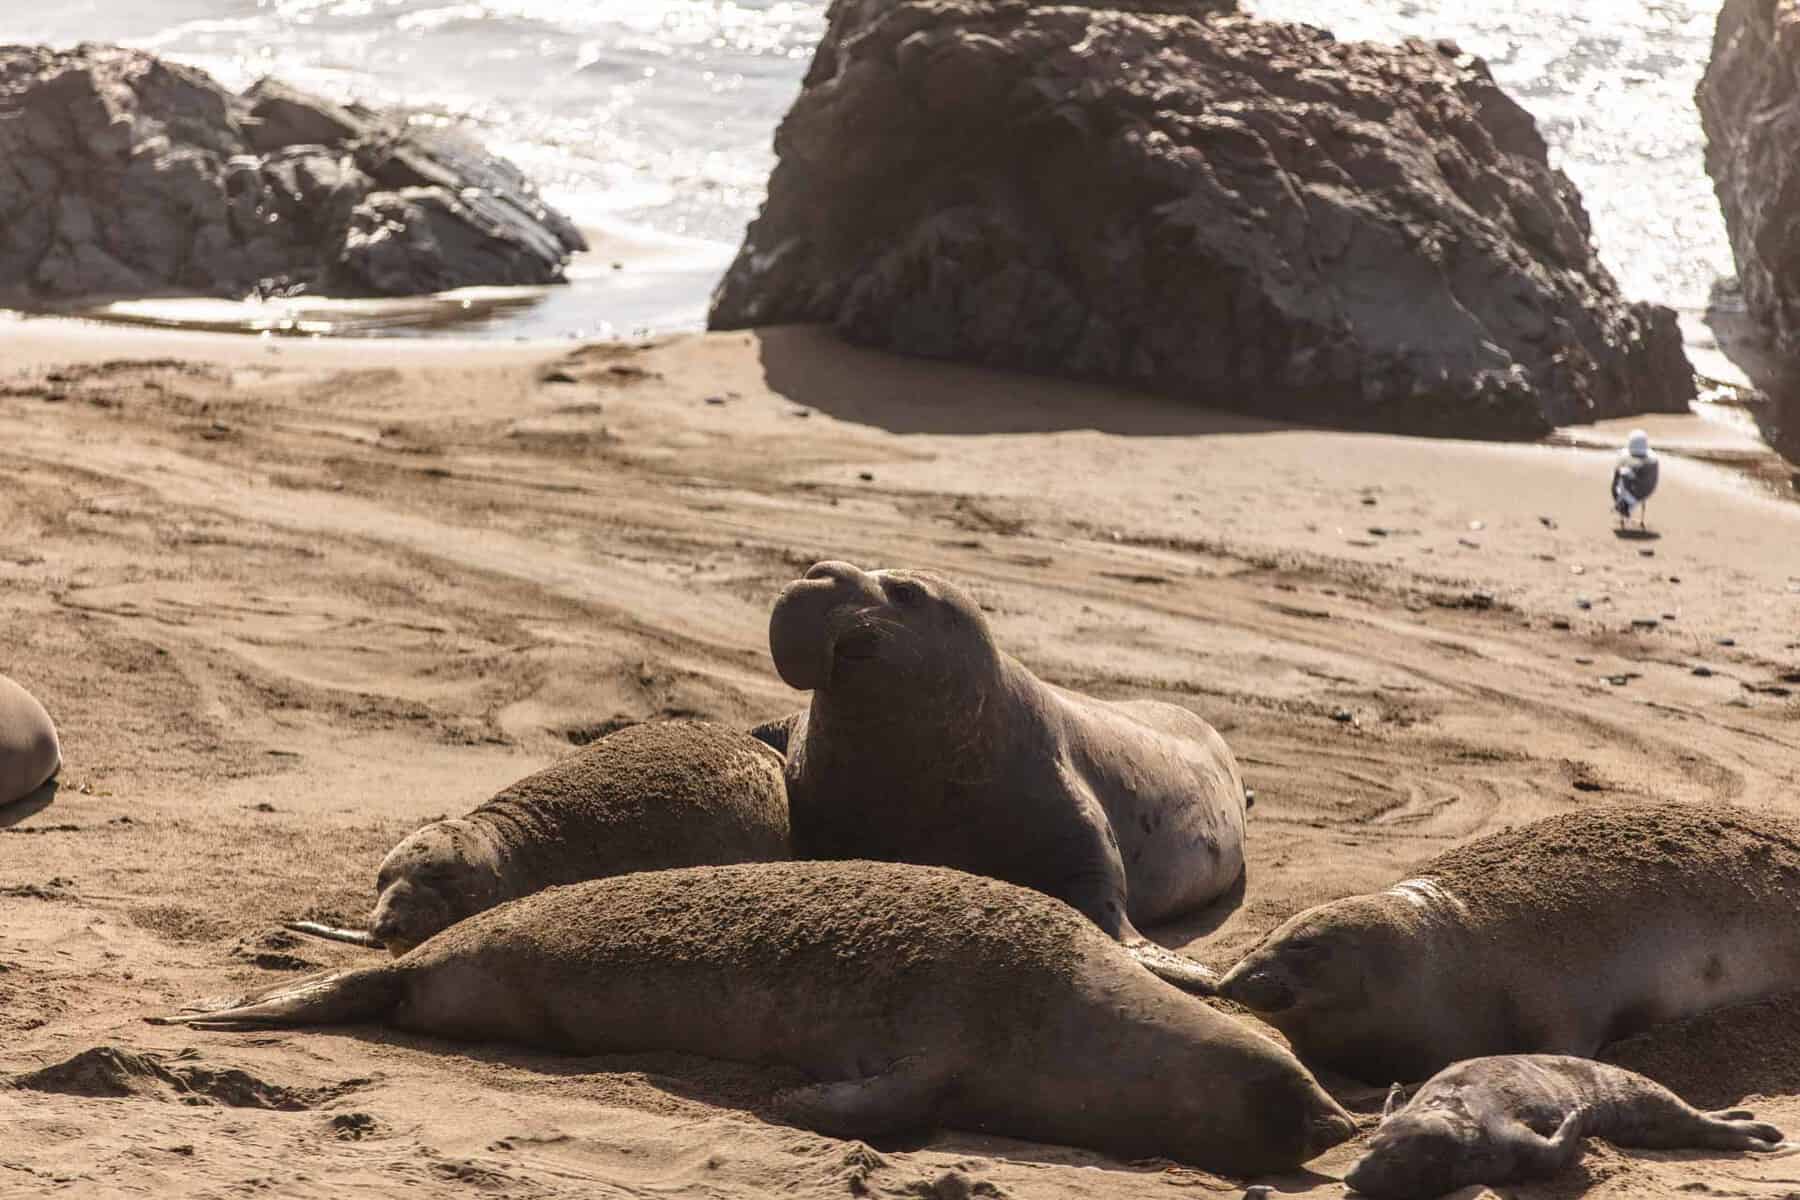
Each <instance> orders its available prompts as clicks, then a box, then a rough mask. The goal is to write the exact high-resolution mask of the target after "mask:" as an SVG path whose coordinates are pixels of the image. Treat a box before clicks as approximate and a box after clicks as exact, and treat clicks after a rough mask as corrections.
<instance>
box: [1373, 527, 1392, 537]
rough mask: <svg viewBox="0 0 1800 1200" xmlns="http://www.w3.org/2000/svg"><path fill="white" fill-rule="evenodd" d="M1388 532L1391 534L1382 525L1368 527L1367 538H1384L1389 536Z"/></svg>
mask: <svg viewBox="0 0 1800 1200" xmlns="http://www.w3.org/2000/svg"><path fill="white" fill-rule="evenodd" d="M1389 532H1391V531H1390V530H1389V529H1388V528H1387V527H1386V526H1383V525H1371V526H1369V536H1370V537H1386V536H1387V535H1388V534H1389Z"/></svg>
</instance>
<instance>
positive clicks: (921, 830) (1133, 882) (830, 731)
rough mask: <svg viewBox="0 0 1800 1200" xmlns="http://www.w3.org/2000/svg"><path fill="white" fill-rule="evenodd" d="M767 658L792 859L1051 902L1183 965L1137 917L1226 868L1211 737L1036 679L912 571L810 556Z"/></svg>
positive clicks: (1225, 810) (933, 581)
mask: <svg viewBox="0 0 1800 1200" xmlns="http://www.w3.org/2000/svg"><path fill="white" fill-rule="evenodd" d="M769 649H770V651H771V653H772V654H773V657H774V660H775V666H776V669H777V670H778V671H779V672H780V674H781V677H782V679H783V680H785V681H786V682H787V683H788V684H789V685H790V686H792V687H795V688H799V689H801V690H803V691H811V692H812V702H811V704H810V706H809V707H808V708H807V710H806V711H805V712H803V713H800V714H797V715H796V716H794V717H792V718H790V719H789V720H788V721H787V722H786V723H785V724H784V725H782V726H781V727H779V728H777V729H775V730H770V729H767V728H765V729H764V730H763V736H766V737H772V738H773V739H774V740H777V741H780V740H782V739H784V738H785V744H786V747H787V753H788V766H787V787H788V804H789V809H790V819H791V820H792V822H793V830H794V849H795V853H796V854H797V855H799V856H800V857H802V858H868V859H882V860H888V861H896V862H913V863H927V864H933V865H939V866H948V867H955V868H958V869H959V870H964V871H970V872H974V873H976V874H980V875H991V876H993V877H995V878H997V879H1005V880H1010V881H1011V882H1013V883H1018V884H1023V885H1024V886H1026V887H1031V888H1036V889H1037V890H1038V891H1041V892H1046V893H1048V894H1050V895H1052V896H1057V897H1060V898H1061V899H1063V900H1066V901H1068V902H1069V903H1070V904H1072V905H1074V906H1075V907H1076V908H1077V909H1079V910H1080V911H1081V912H1083V913H1085V914H1086V915H1087V916H1088V918H1089V919H1090V920H1092V921H1093V922H1094V923H1095V924H1096V925H1098V926H1099V927H1100V928H1101V929H1103V930H1105V931H1106V932H1107V933H1109V934H1111V935H1112V936H1113V937H1114V938H1116V939H1118V940H1120V941H1121V942H1124V943H1125V944H1126V945H1127V946H1129V947H1131V948H1132V949H1133V952H1134V953H1136V954H1138V955H1139V957H1140V958H1141V959H1142V960H1143V961H1144V963H1145V965H1146V966H1148V967H1149V968H1150V969H1151V970H1153V971H1155V972H1156V973H1157V974H1159V975H1161V976H1163V977H1164V978H1166V979H1168V980H1169V981H1170V982H1172V983H1176V984H1178V985H1180V986H1183V987H1186V988H1188V989H1190V990H1193V991H1208V990H1210V989H1211V987H1212V986H1213V984H1214V983H1215V982H1216V981H1215V979H1214V977H1213V976H1212V974H1211V973H1210V972H1208V971H1207V970H1206V969H1205V968H1203V967H1201V966H1200V965H1199V964H1198V963H1195V962H1192V961H1191V960H1189V959H1186V958H1183V957H1181V956H1180V955H1177V954H1174V953H1172V952H1170V951H1167V950H1163V949H1162V948H1161V947H1158V946H1156V945H1155V944H1154V943H1151V942H1148V941H1147V940H1145V939H1144V938H1143V936H1142V935H1141V934H1140V933H1139V932H1138V928H1137V927H1138V926H1141V925H1150V924H1154V923H1156V922H1159V921H1165V920H1169V919H1171V918H1173V917H1177V916H1180V915H1182V914H1184V913H1188V912H1192V911H1194V910H1196V909H1199V908H1201V907H1203V906H1205V905H1207V904H1209V903H1211V902H1212V901H1213V900H1215V899H1216V898H1218V897H1219V896H1220V895H1222V894H1223V893H1225V892H1226V891H1227V890H1228V889H1230V888H1231V887H1232V886H1233V885H1234V884H1236V883H1237V882H1238V880H1239V879H1240V878H1241V877H1242V876H1243V872H1244V854H1243V843H1244V810H1245V793H1244V785H1243V781H1242V779H1240V778H1239V775H1238V769H1237V762H1236V760H1235V759H1233V757H1232V755H1231V751H1230V750H1229V749H1228V748H1227V747H1226V745H1225V742H1224V740H1223V739H1222V738H1220V737H1219V735H1218V733H1217V731H1215V730H1214V729H1213V728H1212V726H1210V725H1208V724H1207V723H1206V722H1205V721H1203V720H1201V719H1200V718H1199V717H1197V716H1195V715H1194V714H1193V713H1191V712H1188V711H1187V710H1186V709H1184V708H1180V707H1177V706H1176V705H1173V704H1163V703H1159V702H1155V701H1127V702H1119V703H1113V702H1108V701H1104V700H1096V699H1093V698H1091V697H1088V696H1083V695H1080V694H1078V693H1075V692H1071V691H1067V690H1065V689H1063V688H1058V687H1052V686H1050V685H1049V684H1046V683H1044V682H1043V681H1041V680H1039V679H1038V678H1037V677H1036V676H1035V675H1033V674H1032V673H1031V672H1030V671H1029V670H1027V669H1026V668H1025V667H1024V666H1023V665H1022V664H1020V663H1019V662H1018V661H1017V660H1016V659H1014V658H1013V657H1012V656H1010V655H1008V654H1007V653H1006V652H1004V651H1003V650H1001V649H1000V647H999V646H997V645H996V644H995V642H994V636H993V632H992V631H991V630H990V629H989V627H988V623H987V620H986V618H985V617H984V616H983V615H982V612H981V609H980V607H979V606H978V605H977V604H976V603H975V601H974V600H973V599H972V598H971V597H970V596H969V595H968V594H967V593H966V592H964V591H963V590H962V589H961V588H959V587H957V586H956V585H955V584H953V583H951V582H950V581H948V580H946V579H943V578H940V577H938V576H936V575H931V574H927V573H925V572H922V571H864V570H861V569H859V568H857V567H855V566H852V565H850V564H849V563H841V562H825V563H820V564H818V565H817V566H815V567H813V568H812V569H811V570H810V571H808V572H807V573H806V577H805V578H804V579H801V580H798V581H796V582H795V583H792V584H790V585H789V586H788V587H787V588H786V589H785V590H784V591H783V592H782V593H781V597H780V599H779V600H777V601H776V604H775V608H774V611H773V613H772V615H771V617H770V620H769Z"/></svg>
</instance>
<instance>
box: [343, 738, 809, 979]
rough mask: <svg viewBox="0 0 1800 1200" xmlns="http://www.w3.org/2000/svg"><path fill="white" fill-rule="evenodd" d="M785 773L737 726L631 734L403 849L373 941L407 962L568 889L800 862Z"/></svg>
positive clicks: (421, 833)
mask: <svg viewBox="0 0 1800 1200" xmlns="http://www.w3.org/2000/svg"><path fill="white" fill-rule="evenodd" d="M781 770H782V762H781V756H780V755H778V754H776V753H774V752H773V751H771V750H770V749H769V747H768V746H766V745H764V744H763V743H761V742H759V741H757V740H756V739H755V738H753V737H751V736H750V735H748V734H746V733H741V732H739V731H737V730H734V729H730V728H727V727H725V726H723V725H715V724H712V723H709V722H703V721H660V722H652V723H649V724H644V725H633V726H629V727H627V728H625V729H621V730H619V731H618V732H616V733H613V734H611V735H609V736H607V737H604V738H602V739H600V740H599V741H597V742H594V743H593V744H591V745H589V746H587V747H585V748H584V749H582V750H581V751H579V752H578V753H576V754H573V755H570V756H569V757H568V758H566V759H563V760H562V761H561V762H558V763H556V764H555V765H554V766H551V767H548V768H546V769H544V770H542V771H539V772H538V773H537V774H535V775H530V776H527V777H526V778H524V779H521V780H520V781H519V782H517V783H515V784H513V785H512V786H511V787H508V788H506V789H505V790H504V791H502V792H500V793H499V794H498V795H496V796H495V797H494V798H493V799H491V800H489V801H488V802H487V803H485V804H483V805H482V806H481V807H479V808H477V809H475V810H474V811H473V812H471V813H469V814H468V815H467V816H463V817H456V818H452V819H450V820H445V821H438V822H435V823H434V824H431V825H427V826H425V827H424V828H423V829H419V830H416V831H415V832H413V833H412V834H411V835H409V836H408V837H407V838H406V839H405V840H404V841H402V842H401V843H400V844H399V845H398V846H395V847H394V849H393V850H392V851H390V852H389V854H388V856H387V858H386V859H385V860H383V862H382V864H381V868H380V870H379V871H378V872H377V874H376V879H375V888H376V893H377V899H376V903H375V911H374V914H373V916H372V917H371V918H370V933H371V935H372V936H373V937H374V938H375V939H376V940H378V941H380V942H382V943H383V944H385V945H386V946H387V947H388V949H390V950H392V951H393V952H394V953H396V954H400V953H403V952H405V951H407V950H409V949H411V948H412V947H414V946H416V945H418V944H419V943H420V942H423V941H424V940H425V939H426V938H429V937H431V936H432V935H433V934H435V933H437V932H438V931H439V930H442V929H446V928H448V927H449V926H450V925H452V924H454V923H455V922H457V921H460V920H463V919H464V918H466V917H469V916H472V915H474V914H475V913H478V912H481V911H483V910H484V909H489V908H492V907H493V906H494V905H496V904H500V903H502V902H504V901H507V900H512V899H516V898H517V897H519V896H525V895H529V894H531V893H532V892H535V891H539V890H540V889H543V888H547V887H552V886H555V885H557V884H564V883H579V882H581V881H582V880H585V879H597V878H599V877H601V876H605V875H616V874H619V873H621V872H626V871H652V870H660V869H664V868H668V867H689V866H702V865H706V864H709V863H735V862H770V861H774V860H777V859H784V858H788V857H790V854H789V848H788V819H787V797H786V794H785V790H784V785H783V782H782V777H781Z"/></svg>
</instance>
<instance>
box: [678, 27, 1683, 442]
mask: <svg viewBox="0 0 1800 1200" xmlns="http://www.w3.org/2000/svg"><path fill="white" fill-rule="evenodd" d="M1210 7H1213V6H1209V5H1204V4H1177V3H1168V2H1164V3H1155V4H1151V3H1141V2H1140V3H1133V2H1131V0H1115V2H1114V3H1112V4H1107V5H1101V4H1089V5H1079V4H1047V3H1031V2H1028V0H837V3H835V4H834V5H833V6H832V9H831V13H830V22H829V29H828V31H827V33H826V36H825V39H824V41H823V43H822V44H821V46H820V47H819V50H818V54H817V57H816V58H815V60H814V62H813V65H812V69H811V71H810V73H809V74H808V76H807V78H806V82H805V86H804V89H803V91H802V93H801V96H800V98H799V100H798V101H797V102H796V103H795V105H794V108H793V110H792V111H791V112H790V113H789V114H788V116H787V119H786V120H785V121H784V122H783V123H782V126H781V128H780V131H779V132H778V134H777V135H776V142H775V145H776V151H777V153H778V156H779V162H778V165H777V167H776V169H775V172H774V175H773V177H772V178H771V180H770V186H769V198H768V202H767V203H766V205H765V206H764V208H763V210H762V213H761V215H760V216H759V217H758V218H757V220H756V221H755V222H754V223H753V224H752V225H751V226H750V229H749V232H748V234H747V236H746V239H745V242H744V246H743V249H742V251H741V253H740V254H739V256H738V258H737V261H736V262H735V263H734V264H733V266H732V267H731V269H730V271H729V273H728V274H727V275H726V277H725V279H724V280H723V281H722V282H721V284H720V286H719V289H718V291H717V292H716V294H715V295H714V298H713V307H712V313H711V324H712V326H713V327H714V328H736V327H743V326H749V325H758V324H771V323H778V322H829V323H832V324H834V325H835V326H836V327H837V328H838V329H839V330H840V331H841V332H842V333H843V334H844V335H845V336H846V337H848V338H849V339H851V340H853V341H856V342H860V343H864V344H868V345H873V346H879V347H885V348H889V349H893V350H898V351H902V352H906V353H911V354H918V355H926V356H932V357H942V358H953V359H960V360H966V361H973V362H980V363H988V364H992V365H997V366H1007V367H1013V368H1022V369H1025V370H1030V371H1038V372H1046V373H1053V374H1058V375H1070V376H1077V377H1085V378H1094V379H1101V380H1108V381H1113V382H1117V383H1124V384H1129V385H1133V386H1138V387H1142V388H1148V389H1153V390H1155V391H1159V392H1163V393H1167V394H1170V395H1173V396H1177V397H1181V398H1184V399H1189V400H1193V401H1195V402H1198V403H1205V404H1211V405H1222V406H1227V407H1231V408H1236V409H1241V410H1247V411H1251V412H1256V413H1261V414H1265V415H1270V416H1280V417H1288V418H1296V419H1303V420H1315V421H1323V422H1328V423H1331V424H1335V425H1347V426H1353V427H1361V428H1369V429H1388V430H1401V431H1407V432H1416V433H1431V434H1455V435H1467V436H1496V437H1515V436H1517V437H1528V436H1535V435H1539V434H1542V433H1543V432H1545V431H1547V430H1548V429H1549V428H1550V427H1551V426H1553V425H1556V424H1562V423H1565V422H1579V421H1589V420H1594V419H1597V418H1601V417H1608V416H1614V415H1620V414H1624V413H1632V412H1643V411H1681V410H1683V409H1684V408H1685V406H1686V404H1687V402H1688V401H1689V400H1690V399H1691V398H1692V396H1693V376H1692V372H1691V369H1690V368H1689V366H1688V363H1687V360H1686V357H1685V356H1684V354H1683V352H1682V348H1681V341H1680V336H1679V332H1678V330H1677V328H1676V323H1675V317H1674V314H1673V313H1672V312H1671V311H1669V310H1668V309H1664V308H1659V307H1654V306H1650V305H1642V304H1639V305H1631V304H1627V303H1625V302H1624V301H1623V300H1622V299H1621V298H1620V296H1619V293H1618V289H1617V287H1616V286H1615V284H1614V282H1613V280H1612V278H1611V277H1610V276H1609V275H1608V274H1607V272H1606V270H1605V269H1604V268H1603V267H1602V266H1601V265H1600V263H1599V262H1598V260H1597V259H1596V258H1595V255H1594V250H1593V247H1592V245H1591V244H1590V241H1589V228H1588V220H1587V215H1586V213H1585V212H1584V211H1583V209H1582V206H1581V200H1580V197H1579V196H1578V195H1577V193H1576V190H1575V188H1574V186H1573V184H1571V183H1570V182H1569V180H1568V179H1567V178H1566V177H1565V176H1564V175H1563V174H1562V173H1561V172H1559V171H1557V170H1554V169H1552V168H1551V167H1550V165H1549V163H1548V161H1547V158H1546V153H1545V146H1544V143H1543V140H1542V139H1541V138H1540V137H1539V135H1538V131H1537V128H1536V126H1535V124H1534V123H1533V121H1532V119H1531V117H1530V116H1529V115H1528V114H1527V113H1526V112H1525V111H1524V110H1523V109H1522V108H1520V107H1519V106H1518V105H1517V104H1515V103H1514V102H1513V101H1512V100H1511V99H1509V98H1508V97H1507V96H1506V95H1505V94H1504V93H1503V92H1502V91H1501V90H1500V89H1499V87H1498V86H1496V84H1495V83H1494V81H1493V79H1492V77H1491V76H1490V75H1489V73H1488V71H1487V69H1486V67H1485V65H1484V64H1483V63H1481V62H1480V61H1479V60H1477V59H1474V58H1472V57H1470V56H1468V55H1465V54H1462V53H1460V52H1459V51H1458V50H1457V49H1456V47H1454V46H1452V45H1450V44H1448V43H1438V44H1436V45H1427V44H1423V43H1418V42H1411V43H1408V44H1406V45H1404V46H1400V47H1386V46H1375V45H1363V44H1345V43H1340V42H1337V41H1336V40H1334V39H1333V38H1332V37H1331V36H1330V35H1329V34H1327V33H1325V32H1323V31H1321V30H1317V29H1312V28H1309V27H1305V26H1295V25H1282V24H1274V23H1269V22H1263V21H1256V20H1252V19H1249V18H1245V17H1239V16H1235V15H1209V14H1208V13H1206V12H1205V11H1204V10H1206V9H1208V8H1210Z"/></svg>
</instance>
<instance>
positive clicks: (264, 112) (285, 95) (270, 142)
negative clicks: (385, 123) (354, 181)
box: [241, 79, 378, 154]
mask: <svg viewBox="0 0 1800 1200" xmlns="http://www.w3.org/2000/svg"><path fill="white" fill-rule="evenodd" d="M244 101H245V102H246V103H247V104H248V105H249V118H250V119H249V120H248V121H241V124H243V126H244V133H245V137H246V138H247V139H248V140H249V142H250V148H251V149H253V150H256V151H259V152H261V153H265V154H266V153H268V152H270V151H272V150H280V149H281V148H282V147H284V146H330V147H343V146H347V145H351V144H353V143H355V142H357V141H359V140H361V139H364V138H367V137H370V136H372V135H373V134H374V133H375V132H376V130H377V129H378V125H377V123H376V122H375V121H374V120H371V119H370V118H369V117H367V116H358V115H357V114H356V113H353V112H352V111H351V110H349V109H347V108H344V107H342V106H340V105H337V104H333V103H332V102H331V101H329V100H324V99H321V98H320V97H318V96H310V95H308V94H307V93H305V92H302V91H300V90H299V89H297V88H292V87H289V86H288V85H287V84H285V83H282V82H281V81H280V80H278V79H263V80H259V81H258V82H256V83H254V84H252V85H251V86H250V89H249V90H248V91H246V92H245V93H244Z"/></svg>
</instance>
